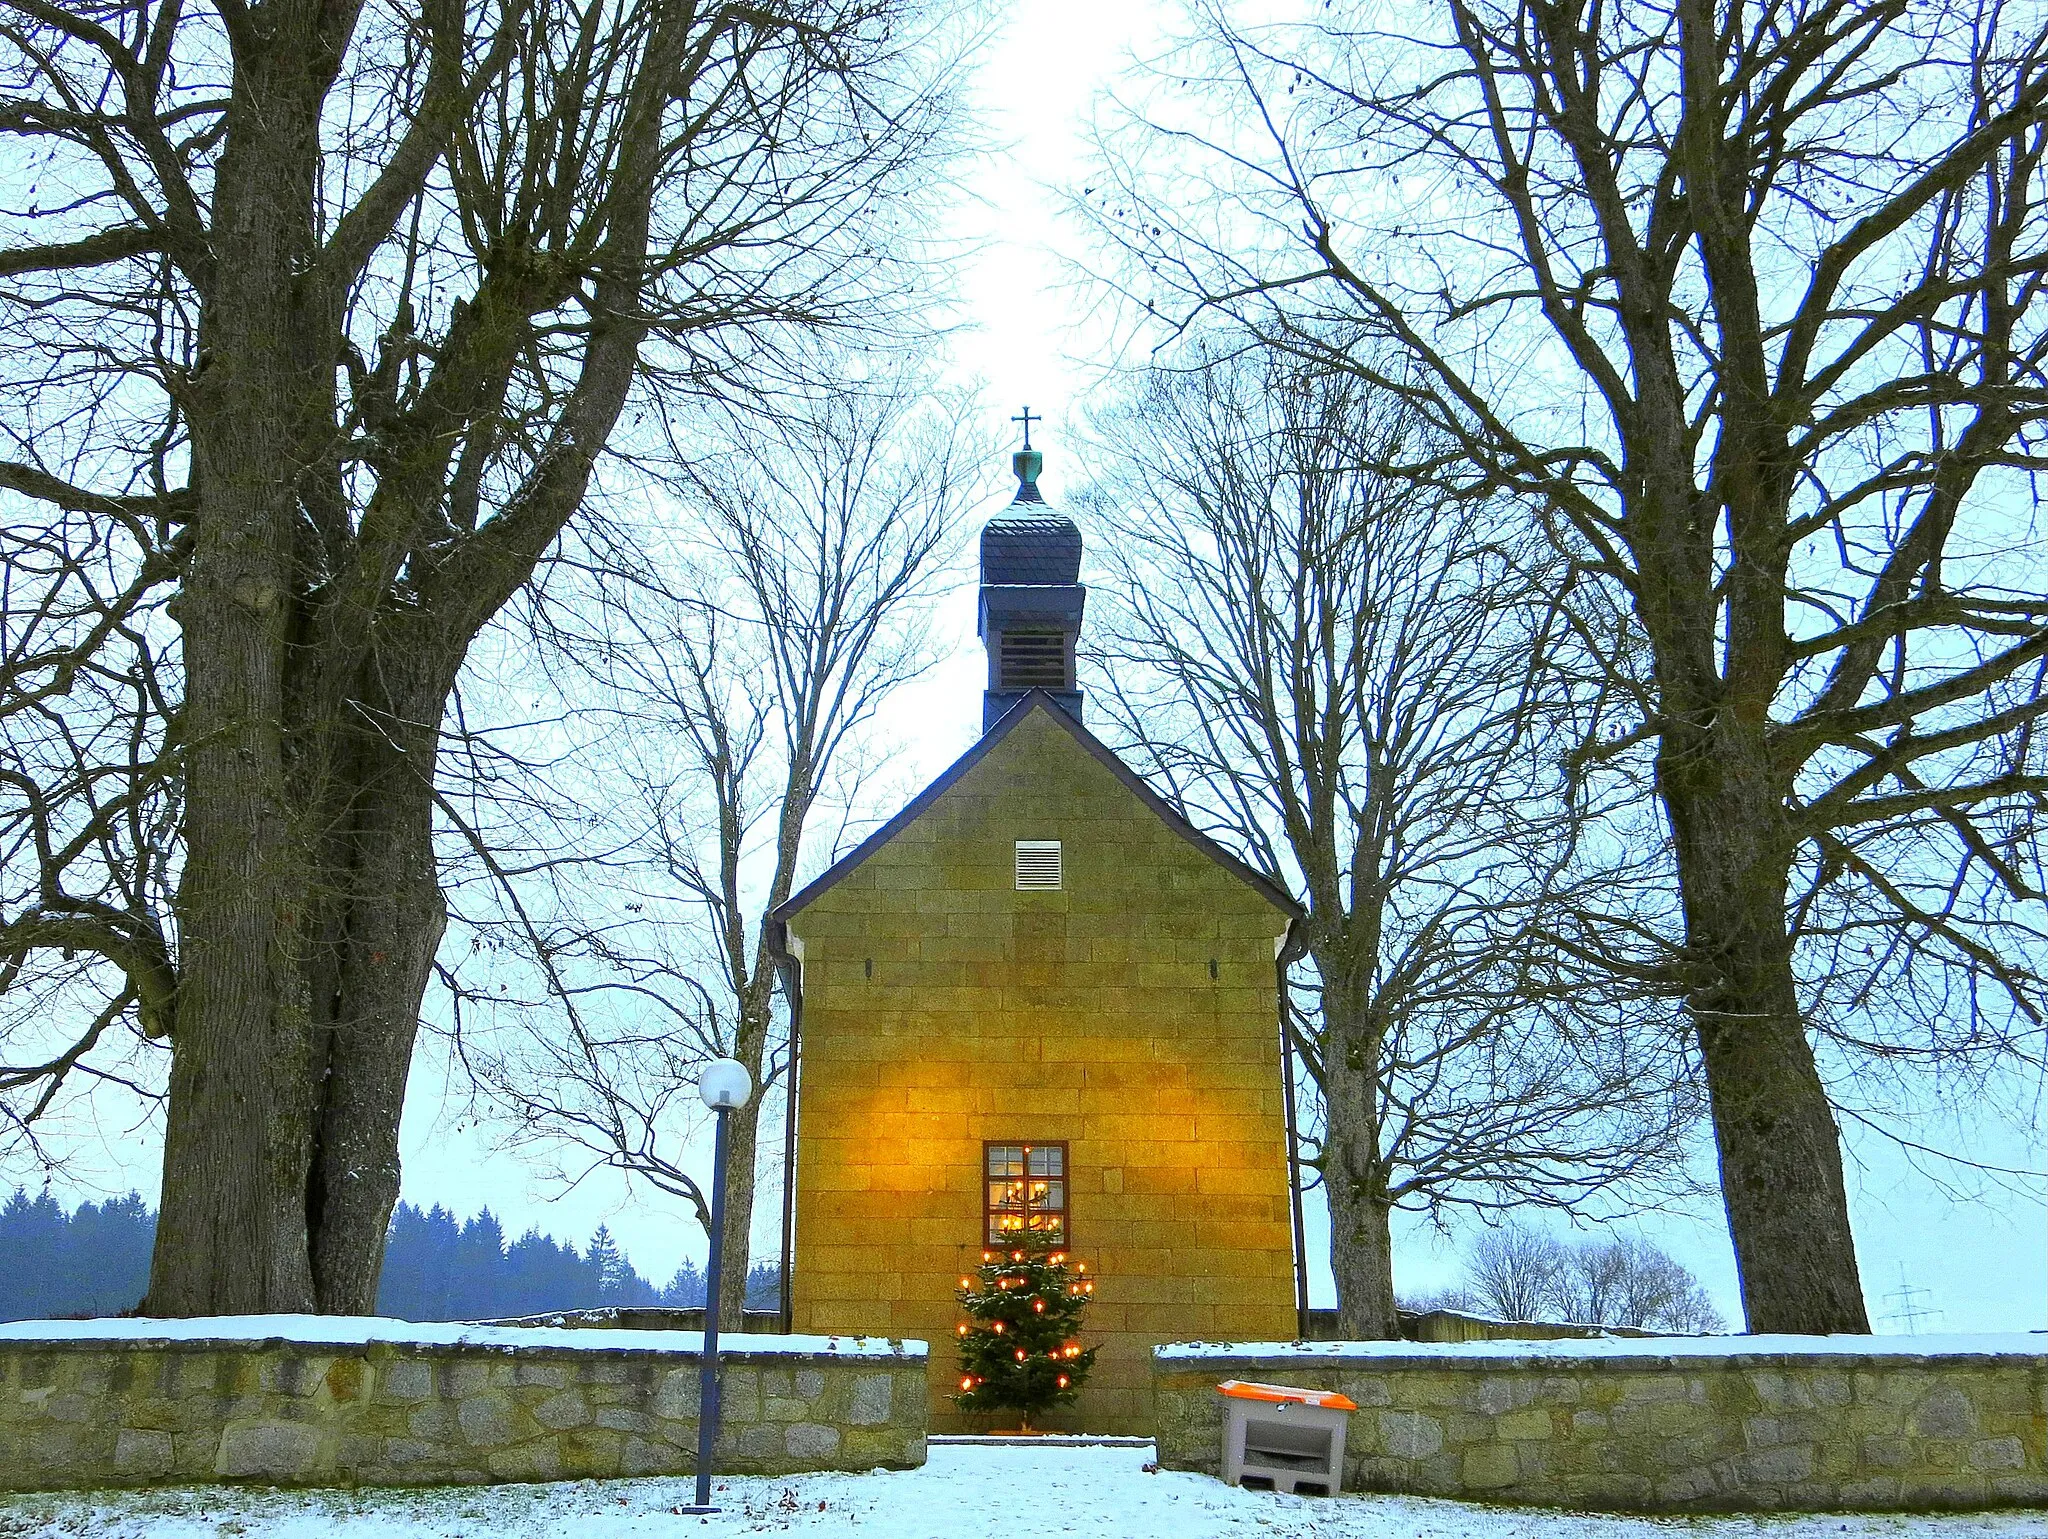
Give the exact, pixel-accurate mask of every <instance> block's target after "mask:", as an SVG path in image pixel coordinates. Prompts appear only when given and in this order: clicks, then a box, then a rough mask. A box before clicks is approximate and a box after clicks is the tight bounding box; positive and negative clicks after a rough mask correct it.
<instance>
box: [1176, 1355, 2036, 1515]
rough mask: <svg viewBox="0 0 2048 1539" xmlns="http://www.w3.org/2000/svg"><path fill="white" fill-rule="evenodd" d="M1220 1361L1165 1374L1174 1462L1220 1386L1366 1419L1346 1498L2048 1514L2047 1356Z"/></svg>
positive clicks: (1218, 1407) (1359, 1423)
mask: <svg viewBox="0 0 2048 1539" xmlns="http://www.w3.org/2000/svg"><path fill="white" fill-rule="evenodd" d="M1918 1340H1919V1341H1921V1342H1925V1343H1927V1349H1925V1350H1913V1351H1907V1350H1901V1349H1900V1347H1901V1345H1902V1342H1901V1340H1900V1339H1898V1338H1894V1339H1893V1340H1891V1341H1887V1342H1884V1343H1883V1344H1882V1345H1880V1344H1879V1343H1878V1342H1877V1341H1876V1340H1873V1339H1872V1338H1857V1339H1856V1340H1855V1343H1854V1344H1853V1345H1852V1344H1851V1343H1850V1342H1848V1341H1845V1340H1844V1339H1843V1338H1830V1337H1727V1338H1667V1339H1664V1340H1661V1341H1627V1342H1623V1341H1557V1342H1521V1343H1506V1342H1467V1343H1458V1344H1456V1345H1443V1346H1420V1345H1416V1344H1413V1343H1408V1342H1336V1343H1307V1342H1294V1343H1273V1344H1257V1345H1245V1346H1214V1345H1207V1344H1199V1343H1198V1344H1193V1345H1181V1346H1171V1347H1161V1348H1159V1349H1158V1350H1157V1351H1156V1352H1155V1353H1154V1354H1153V1366H1152V1385H1153V1397H1154V1405H1155V1407H1156V1413H1157V1418H1158V1441H1159V1462H1160V1464H1161V1465H1162V1466H1163V1467H1164V1468H1167V1469H1181V1470H1203V1471H1207V1472H1209V1473H1211V1474H1217V1473H1220V1455H1221V1440H1222V1426H1223V1404H1224V1402H1223V1397H1222V1396H1220V1395H1218V1394H1217V1393H1216V1388H1215V1386H1216V1385H1217V1384H1218V1383H1219V1382H1220V1381H1222V1380H1224V1379H1250V1380H1256V1381H1263V1382H1267V1383H1277V1384H1287V1385H1292V1386H1295V1387H1297V1388H1312V1389H1335V1390H1341V1391H1342V1392H1343V1393H1344V1394H1346V1395H1349V1396H1350V1397H1351V1398H1352V1399H1353V1400H1354V1401H1356V1402H1357V1403H1358V1406H1359V1410H1358V1411H1357V1413H1356V1414H1355V1415H1353V1416H1352V1418H1351V1423H1350V1432H1349V1437H1348V1443H1347V1446H1346V1450H1345V1467H1344V1489H1345V1490H1346V1491H1389V1492H1408V1493H1414V1494H1419V1495H1428V1496H1445V1497H1456V1498H1461V1499H1465V1500H1477V1501H1489V1502H1514V1503H1526V1504H1530V1505H1536V1506H1556V1507H1573V1508H1580V1509H1593V1510H1609V1511H1624V1512H1730V1511H1745V1510H1763V1509H1786V1510H1798V1511H1872V1512H1888V1511H1925V1510H1931V1509H1940V1508H1947V1509H1972V1508H1991V1507H2028V1506H2048V1336H2043V1335H2038V1334H2037V1335H2032V1336H2026V1335H2020V1336H2001V1337H1977V1338H1951V1341H1952V1344H1953V1345H1952V1347H1951V1348H1950V1349H1944V1348H1942V1347H1941V1346H1939V1345H1937V1344H1938V1343H1939V1342H1940V1341H1941V1340H1942V1338H1918Z"/></svg>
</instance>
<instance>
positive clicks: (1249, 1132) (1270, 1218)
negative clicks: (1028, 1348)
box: [770, 424, 1302, 1433]
mask: <svg viewBox="0 0 2048 1539" xmlns="http://www.w3.org/2000/svg"><path fill="white" fill-rule="evenodd" d="M1027 434H1028V424H1027ZM1025 442H1026V447H1025V449H1024V450H1023V452H1021V453H1019V454H1017V455H1015V456H1014V460H1013V464H1014V468H1015V471H1016V474H1017V478H1018V487H1017V493H1016V498H1015V500H1014V501H1013V502H1012V503H1011V505H1010V506H1009V507H1008V508H1007V509H1006V510H1005V511H1004V512H1003V513H1002V514H1000V515H999V516H997V517H996V518H993V519H991V520H990V521H989V523H988V525H987V526H986V527H985V528H984V529H983V531H982V535H981V599H980V627H979V628H980V633H981V637H982V640H983V642H984V644H985V645H986V647H987V650H988V686H987V692H986V694H985V695H984V697H983V699H984V704H983V711H982V720H983V732H982V737H981V739H980V741H978V742H977V743H976V744H975V745H974V746H973V747H972V748H971V749H969V750H968V751H967V753H965V754H964V755H962V756H961V758H960V759H959V760H958V761H957V762H956V763H955V764H953V766H952V767H951V768H949V769H948V770H946V772H945V773H944V774H942V775H940V776H939V777H938V779H936V780H935V781H933V782H932V783H931V784H930V785H929V786H927V787H926V788H925V789H924V790H923V791H922V792H921V793H919V795H918V796H917V797H915V798H914V799H913V800H912V801H911V802H910V803H909V805H907V806H906V807H904V808H903V810H902V811H901V812H899V813H897V814H896V816H895V817H893V818H891V819H890V820H889V821H888V822H887V823H885V824H884V825H883V826H882V827H881V828H879V829H877V830H876V831H875V833H874V834H873V836H872V837H870V838H869V839H867V840H866V841H865V842H863V843H862V844H861V845H860V846H859V847H858V848H856V849H854V850H853V851H851V852H850V853H849V854H848V855H847V856H846V857H845V858H844V859H842V860H840V861H839V862H838V863H837V864H835V865H834V866H833V867H832V868H831V869H830V870H829V871H827V872H825V873H824V874H823V875H822V876H820V877H819V878H818V879H817V880H816V881H814V882H812V883H811V884H810V885H809V886H808V887H806V888H804V889H803V890H802V891H801V892H799V893H797V894H796V895H795V896H794V897H792V898H790V900H789V901H788V902H786V903H784V904H783V905H782V906H781V907H780V908H778V909H777V910H776V911H775V913H774V915H773V916H772V920H771V924H772V929H771V937H770V938H771V944H773V945H774V946H775V948H776V949H777V951H778V952H779V953H780V955H781V965H782V972H783V979H784V984H785V987H786V988H787V990H788V994H789V999H790V1003H791V1018H792V1022H793V1033H794V1036H795V1039H796V1044H795V1056H796V1069H795V1075H796V1078H795V1102H794V1107H793V1110H792V1119H793V1120H792V1127H793V1139H792V1144H793V1149H794V1160H793V1170H792V1178H791V1179H792V1189H791V1195H790V1198H789V1208H788V1214H789V1226H790V1228H791V1230H792V1231H793V1232H792V1233H791V1234H789V1235H786V1236H785V1242H786V1245H787V1247H788V1248H787V1249H786V1250H785V1254H786V1255H788V1256H790V1257H791V1258H792V1265H791V1267H790V1272H789V1274H788V1275H789V1276H790V1278H791V1286H790V1295H789V1298H788V1300H787V1302H786V1309H787V1311H788V1317H789V1327H790V1328H791V1329H793V1330H796V1331H802V1332H815V1333H827V1334H831V1333H837V1334H842V1335H844V1334H856V1333H858V1334H866V1335H887V1336H899V1337H921V1338H923V1339H925V1340H927V1341H929V1342H930V1343H931V1369H930V1372H931V1389H932V1411H933V1427H934V1429H935V1430H940V1431H944V1430H970V1429H971V1427H972V1426H974V1425H977V1423H971V1422H970V1420H969V1418H966V1417H964V1416H962V1415H960V1414H959V1413H958V1412H956V1411H955V1410H954V1409H953V1407H952V1402H951V1400H950V1399H949V1398H948V1396H949V1395H950V1394H951V1393H952V1391H953V1389H954V1388H955V1380H956V1378H957V1374H958V1370H957V1368H956V1366H955V1353H954V1350H953V1342H954V1340H955V1334H954V1332H955V1326H956V1322H958V1321H959V1320H961V1319H962V1318H963V1316H962V1314H961V1312H960V1310H959V1308H958V1306H957V1304H956V1302H955V1299H954V1290H955V1288H956V1287H957V1286H958V1285H959V1281H960V1278H961V1276H962V1275H963V1274H964V1273H966V1272H968V1271H971V1270H972V1269H973V1267H974V1265H975V1264H976V1263H977V1262H978V1261H979V1259H980V1255H981V1251H982V1249H983V1247H984V1246H985V1245H988V1244H991V1243H993V1244H1000V1243H1002V1237H1003V1236H1004V1235H1005V1234H1007V1233H1014V1232H1015V1231H1016V1230H1017V1229H1020V1228H1022V1229H1031V1230H1036V1231H1040V1232H1043V1233H1045V1234H1046V1235H1048V1236H1049V1237H1051V1238H1055V1239H1059V1240H1062V1241H1063V1242H1064V1243H1065V1245H1066V1246H1067V1248H1068V1249H1069V1250H1070V1252H1071V1254H1072V1255H1073V1257H1074V1258H1075V1259H1076V1260H1078V1261H1083V1262H1085V1263H1086V1264H1087V1266H1088V1269H1089V1272H1090V1274H1091V1275H1092V1277H1093V1278H1094V1280H1095V1282H1096V1290H1095V1294H1094V1299H1093V1304H1092V1306H1091V1308H1090V1310H1089V1313H1088V1318H1087V1322H1086V1325H1085V1327H1084V1329H1083V1330H1082V1332H1081V1336H1082V1339H1083V1340H1084V1341H1086V1342H1088V1343H1090V1344H1091V1345H1097V1346H1099V1347H1100V1348H1101V1351H1100V1354H1099V1356H1098V1359H1097V1362H1096V1366H1095V1371H1094V1373H1093V1375H1092V1376H1091V1377H1090V1378H1089V1380H1088V1382H1087V1385H1086V1386H1085V1388H1084V1389H1083V1391H1082V1396H1081V1401H1080V1404H1079V1405H1078V1406H1077V1407H1074V1408H1073V1409H1071V1410H1069V1411H1067V1412H1065V1413H1063V1414H1064V1421H1063V1422H1062V1420H1061V1418H1060V1417H1059V1416H1055V1417H1054V1418H1052V1420H1053V1421H1054V1423H1055V1424H1056V1425H1059V1424H1063V1425H1067V1426H1070V1427H1075V1428H1079V1429H1084V1430H1087V1431H1091V1432H1123V1433H1128V1432H1137V1433H1145V1432H1150V1431H1151V1430H1152V1427H1151V1405H1150V1395H1149V1388H1148V1386H1149V1352H1150V1349H1151V1347H1152V1346H1154V1345H1155V1344H1157V1343H1160V1342H1165V1341H1176V1340H1191V1339H1200V1338H1208V1339H1212V1340H1213V1339H1219V1338H1229V1339H1236V1340H1253V1341H1256V1340H1269V1341H1270V1340H1286V1339H1290V1338H1292V1337H1295V1336H1297V1335H1299V1334H1301V1323H1300V1311H1301V1308H1302V1300H1301V1296H1300V1293H1299V1286H1300V1285H1299V1267H1298V1258H1299V1213H1298V1209H1297V1208H1296V1206H1295V1204H1294V1202H1293V1186H1292V1182H1291V1180H1290V1164H1289V1155H1288V1151H1289V1134H1290V1128H1289V1122H1290V1120H1291V1113H1292V1106H1291V1096H1290V1094H1289V1092H1288V1089H1287V1082H1286V1078H1285V1067H1284V1060H1283V1054H1282V1050H1281V1024H1280V1014H1279V1010H1280V984H1281V980H1282V977H1283V973H1284V969H1285V968H1286V967H1287V965H1288V963H1289V961H1290V960H1291V959H1292V955H1293V951H1292V946H1293V942H1294V940H1295V937H1296V936H1297V934H1298V922H1299V920H1300V917H1301V910H1300V909H1299V907H1298V906H1297V905H1296V903H1295V901H1294V900H1293V898H1291V897H1290V896H1289V895H1288V893H1287V892H1286V891H1284V890H1283V889H1282V888H1280V887H1279V886H1277V885H1276V884H1274V883H1273V882H1272V881H1270V880H1268V879H1267V878H1266V877H1264V876H1262V875H1261V874H1260V873H1258V872H1257V871H1255V870H1253V869H1252V868H1251V867H1250V866H1248V865H1246V864H1245V863H1244V862H1243V861H1242V860H1240V859H1238V858H1237V857H1236V856H1234V855H1233V854H1231V853H1230V852H1229V851H1228V850H1226V849H1224V848H1223V847H1222V846H1220V845H1219V844H1217V843H1216V842H1215V841H1214V840H1212V839H1210V838H1208V837H1207V836H1206V835H1204V834H1202V833H1201V832H1200V831H1198V830H1197V829H1196V828H1194V827H1193V825H1191V824H1190V823H1189V822H1188V821H1187V820H1186V819H1184V818H1182V817H1181V816H1180V815H1179V814H1178V813H1176V812H1175V811H1174V810H1173V809H1172V808H1171V807H1170V806H1169V805H1168V804H1167V803H1166V801H1165V800H1164V799H1163V798H1161V797H1160V796H1159V795H1158V793H1156V792H1155V791H1153V790H1152V788H1151V787H1149V786H1148V785H1146V783H1145V782H1144V780H1142V779H1141V778H1140V777H1139V776H1138V775H1137V774H1136V773H1135V772H1133V771H1132V770H1131V769H1130V768H1129V767H1128V766H1127V765H1125V764H1124V763H1123V762H1122V761H1121V760H1120V759H1118V758H1117V756H1116V755H1115V754H1114V753H1112V752H1111V751H1110V750H1109V749H1108V748H1107V747H1105V746H1104V745H1103V744H1102V743H1101V742H1100V741H1099V740H1098V739H1097V738H1096V737H1095V736H1094V735H1093V734H1091V733H1090V732H1089V731H1088V729H1087V727H1086V726H1085V725H1084V724H1083V721H1084V706H1083V701H1082V696H1081V692H1080V690H1079V689H1078V688H1077V687H1076V678H1075V666H1074V649H1075V642H1076V639H1077V637H1078V636H1079V633H1080V629H1081V621H1082V614H1083V609H1084V606H1085V602H1086V598H1087V592H1086V590H1085V588H1084V587H1083V586H1082V584H1081V581H1080V569H1081V533H1080V530H1079V529H1078V528H1076V526H1075V525H1074V523H1073V521H1072V520H1071V519H1068V518H1066V517H1064V516H1062V515H1060V514H1059V513H1056V512H1054V511H1053V510H1052V509H1051V508H1049V507H1048V506H1047V505H1046V504H1045V502H1044V499H1043V498H1042V497H1041V496H1040V494H1039V490H1038V485H1037V481H1038V473H1039V469H1040V466H1041V464H1042V457H1041V456H1040V454H1039V453H1038V452H1037V451H1035V450H1032V449H1031V448H1030V446H1029V442H1030V441H1029V438H1028V436H1027V438H1026V441H1025Z"/></svg>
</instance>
